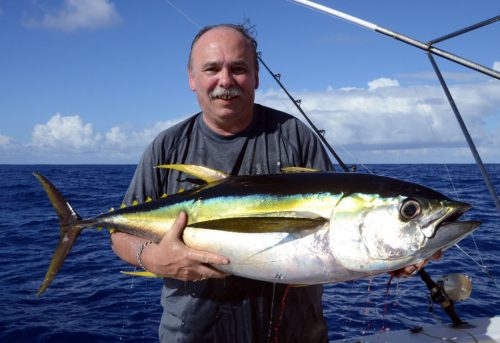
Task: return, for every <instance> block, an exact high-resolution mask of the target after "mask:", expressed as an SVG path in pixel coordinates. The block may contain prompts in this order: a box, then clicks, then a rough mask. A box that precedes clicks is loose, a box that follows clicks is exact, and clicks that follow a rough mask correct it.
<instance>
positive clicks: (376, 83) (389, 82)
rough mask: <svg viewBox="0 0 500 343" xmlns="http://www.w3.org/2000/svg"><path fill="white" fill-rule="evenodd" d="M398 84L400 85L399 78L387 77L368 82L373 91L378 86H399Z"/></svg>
mask: <svg viewBox="0 0 500 343" xmlns="http://www.w3.org/2000/svg"><path fill="white" fill-rule="evenodd" d="M397 86H399V81H398V80H392V79H388V78H385V77H381V78H379V79H376V80H373V81H370V82H368V89H369V90H371V91H373V90H375V89H377V88H384V87H397Z"/></svg>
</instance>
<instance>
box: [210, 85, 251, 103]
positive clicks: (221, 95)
mask: <svg viewBox="0 0 500 343" xmlns="http://www.w3.org/2000/svg"><path fill="white" fill-rule="evenodd" d="M241 95H243V92H242V91H241V89H239V88H238V87H230V88H224V87H220V86H217V87H216V88H215V89H214V90H213V91H211V92H210V94H209V96H210V98H211V99H212V100H213V99H231V98H234V97H237V96H241Z"/></svg>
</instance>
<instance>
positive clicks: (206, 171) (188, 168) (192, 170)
mask: <svg viewBox="0 0 500 343" xmlns="http://www.w3.org/2000/svg"><path fill="white" fill-rule="evenodd" d="M155 168H163V169H175V170H178V171H180V172H183V173H186V174H189V175H192V176H194V177H197V178H198V179H201V180H203V181H205V182H207V183H210V182H215V181H220V180H224V179H226V178H228V177H229V176H230V175H229V174H226V173H224V172H222V171H219V170H215V169H211V168H207V167H203V166H197V165H194V164H161V165H159V166H156V167H155Z"/></svg>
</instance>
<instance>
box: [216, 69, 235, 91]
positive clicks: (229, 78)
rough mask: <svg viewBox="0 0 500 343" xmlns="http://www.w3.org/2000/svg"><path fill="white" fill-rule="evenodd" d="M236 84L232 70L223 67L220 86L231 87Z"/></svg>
mask: <svg viewBox="0 0 500 343" xmlns="http://www.w3.org/2000/svg"><path fill="white" fill-rule="evenodd" d="M233 85H234V79H233V75H232V73H231V71H230V70H229V69H228V68H222V70H221V71H220V77H219V86H220V87H222V88H229V87H231V86H233Z"/></svg>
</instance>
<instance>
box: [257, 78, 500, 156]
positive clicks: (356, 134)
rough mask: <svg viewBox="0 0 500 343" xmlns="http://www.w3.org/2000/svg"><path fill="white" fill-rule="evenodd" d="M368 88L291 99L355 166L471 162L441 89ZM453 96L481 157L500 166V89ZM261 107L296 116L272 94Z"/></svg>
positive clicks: (462, 90) (490, 86) (467, 87)
mask: <svg viewBox="0 0 500 343" xmlns="http://www.w3.org/2000/svg"><path fill="white" fill-rule="evenodd" d="M380 80H384V81H380ZM387 80H388V81H387ZM368 85H369V86H368V88H367V89H361V88H348V87H345V88H341V89H333V90H332V89H331V87H329V88H328V89H327V90H325V91H308V92H297V93H296V92H293V94H294V97H296V98H297V99H302V108H303V109H304V111H305V112H306V113H307V114H308V115H309V116H310V117H311V119H312V120H313V122H314V123H315V124H316V126H318V127H319V128H320V129H325V130H326V138H327V140H328V141H329V142H330V144H332V146H333V147H334V148H335V149H336V150H337V149H338V150H339V151H341V150H342V148H345V150H346V151H345V153H343V155H345V156H346V158H347V159H349V160H351V161H353V160H354V159H356V161H353V162H359V161H361V162H365V163H368V162H372V163H384V162H394V163H412V162H413V163H418V162H440V161H444V159H443V158H442V156H440V154H443V155H444V156H445V157H446V158H448V160H447V161H448V162H463V161H468V162H472V158H471V154H470V152H469V151H468V148H467V145H466V142H465V139H464V137H463V134H462V132H461V131H460V128H459V126H458V124H457V122H456V120H455V117H454V114H453V112H452V111H451V108H450V105H449V104H448V101H447V100H446V98H445V96H444V94H443V91H442V89H441V88H440V87H439V86H438V85H435V86H428V85H424V86H421V85H418V86H415V85H413V86H401V85H400V84H399V82H398V81H397V80H390V79H377V80H374V81H372V82H369V83H368ZM387 85H389V87H384V86H387ZM451 92H452V94H453V96H454V98H455V102H456V104H457V106H458V108H459V110H460V112H461V113H462V116H463V117H464V120H465V121H466V124H467V126H468V129H469V131H470V132H471V135H472V137H473V139H474V141H475V143H476V145H478V146H479V149H480V151H481V150H482V151H488V154H487V159H486V160H487V161H496V162H498V161H500V150H498V144H496V143H498V140H499V139H498V138H496V136H495V135H496V134H498V132H499V131H500V112H499V108H500V84H499V83H498V82H496V81H493V82H491V81H490V80H488V81H486V82H482V83H473V84H472V83H467V84H461V85H455V86H453V87H451ZM257 101H258V102H261V103H263V104H265V105H268V106H271V107H275V108H278V109H281V110H283V111H286V112H290V113H297V111H296V110H295V108H294V106H293V104H291V103H290V101H289V100H287V98H286V96H285V95H284V94H282V93H279V92H276V91H274V90H272V91H267V92H262V91H259V92H258V93H257ZM297 116H298V117H299V118H300V119H303V118H302V117H301V116H300V114H297ZM495 129H496V131H497V132H496V133H495ZM495 149H496V152H495ZM438 150H439V151H438ZM350 154H353V155H354V156H356V157H355V158H352V157H351V156H350Z"/></svg>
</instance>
